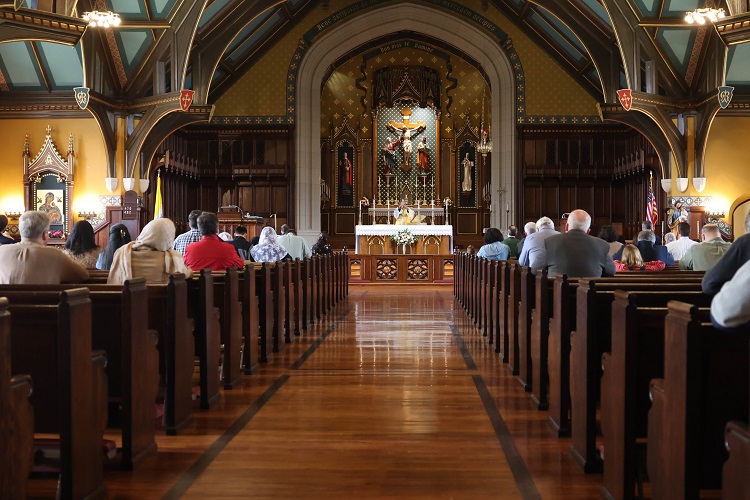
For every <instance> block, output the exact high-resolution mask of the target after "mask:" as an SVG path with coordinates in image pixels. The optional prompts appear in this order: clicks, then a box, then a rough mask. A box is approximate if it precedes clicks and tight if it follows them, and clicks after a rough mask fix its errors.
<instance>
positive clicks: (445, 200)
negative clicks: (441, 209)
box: [443, 197, 453, 207]
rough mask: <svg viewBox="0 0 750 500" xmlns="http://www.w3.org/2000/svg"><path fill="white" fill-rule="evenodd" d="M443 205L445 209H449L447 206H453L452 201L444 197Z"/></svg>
mask: <svg viewBox="0 0 750 500" xmlns="http://www.w3.org/2000/svg"><path fill="white" fill-rule="evenodd" d="M443 205H445V206H446V207H449V206H451V205H453V200H451V199H450V198H448V197H446V198H445V199H444V200H443Z"/></svg>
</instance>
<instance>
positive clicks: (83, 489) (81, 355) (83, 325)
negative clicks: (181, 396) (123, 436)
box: [9, 288, 107, 499]
mask: <svg viewBox="0 0 750 500" xmlns="http://www.w3.org/2000/svg"><path fill="white" fill-rule="evenodd" d="M48 293H49V294H52V295H54V296H57V297H58V303H57V304H56V305H48V304H49V302H51V300H50V299H42V298H41V297H40V296H38V298H39V300H40V302H42V305H30V304H13V303H11V304H10V307H9V309H10V313H11V337H12V338H11V365H12V366H11V369H12V371H14V372H16V373H27V374H29V375H30V376H31V377H32V378H33V380H34V391H33V394H32V395H31V398H30V400H31V404H32V406H33V407H34V432H35V433H45V434H60V442H59V454H60V459H59V480H58V491H57V496H58V498H61V499H79V498H92V499H95V498H104V497H105V496H106V487H105V485H104V480H103V476H104V470H103V453H102V443H103V437H104V427H105V425H106V418H107V417H106V414H107V395H106V391H107V388H106V375H105V374H104V366H105V365H106V355H105V354H104V353H103V352H101V351H94V352H92V348H91V300H90V299H89V292H88V290H86V289H85V288H78V289H71V290H66V291H63V292H59V293H58V292H48ZM40 346H43V347H42V348H40Z"/></svg>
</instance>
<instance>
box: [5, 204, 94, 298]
mask: <svg viewBox="0 0 750 500" xmlns="http://www.w3.org/2000/svg"><path fill="white" fill-rule="evenodd" d="M49 226H50V222H49V216H48V215H47V214H46V213H44V212H37V211H29V212H26V213H24V214H23V215H21V217H20V219H19V221H18V230H19V232H20V233H21V242H20V243H19V244H17V245H2V246H0V284H5V285H8V284H11V285H12V284H25V285H34V284H39V285H45V284H59V283H79V282H81V281H84V280H86V279H88V277H89V273H88V271H87V270H86V268H85V267H83V266H82V265H81V264H79V263H77V262H75V261H74V260H73V259H71V258H70V257H68V256H67V255H65V254H64V253H63V252H61V251H59V250H57V249H56V248H52V247H48V246H47V237H48V236H47V233H48V231H49Z"/></svg>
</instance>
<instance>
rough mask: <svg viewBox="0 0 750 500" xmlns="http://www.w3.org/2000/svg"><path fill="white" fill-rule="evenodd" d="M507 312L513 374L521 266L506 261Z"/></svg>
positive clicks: (516, 358)
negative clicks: (507, 276)
mask: <svg viewBox="0 0 750 500" xmlns="http://www.w3.org/2000/svg"><path fill="white" fill-rule="evenodd" d="M507 269H508V272H509V275H510V276H509V278H508V313H507V316H506V324H507V328H508V351H509V352H508V368H510V370H511V372H512V373H513V375H518V374H519V373H520V370H519V361H520V360H519V351H518V335H519V333H518V332H519V328H518V302H519V299H520V296H521V266H520V265H519V264H518V262H515V261H511V262H509V263H508V268H507Z"/></svg>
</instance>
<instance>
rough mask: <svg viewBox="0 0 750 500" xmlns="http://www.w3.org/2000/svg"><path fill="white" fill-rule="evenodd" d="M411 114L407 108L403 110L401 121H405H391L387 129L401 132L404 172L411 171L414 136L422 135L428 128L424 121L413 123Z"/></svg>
mask: <svg viewBox="0 0 750 500" xmlns="http://www.w3.org/2000/svg"><path fill="white" fill-rule="evenodd" d="M411 113H412V111H411V109H409V108H406V107H405V108H403V109H402V110H401V119H402V120H403V121H400V122H397V121H396V120H391V121H389V122H388V124H387V125H386V128H388V130H389V131H390V132H394V133H395V132H396V130H398V131H400V132H401V144H402V148H403V150H404V152H403V157H404V163H403V165H401V169H402V170H403V171H404V172H408V171H409V170H410V169H411V164H410V163H409V160H410V159H411V153H412V150H413V146H412V143H411V138H412V136H416V135H418V134H420V133H422V132H423V131H424V130H425V129H426V128H427V125H426V124H425V122H423V121H418V122H417V123H412V122H411Z"/></svg>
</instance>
